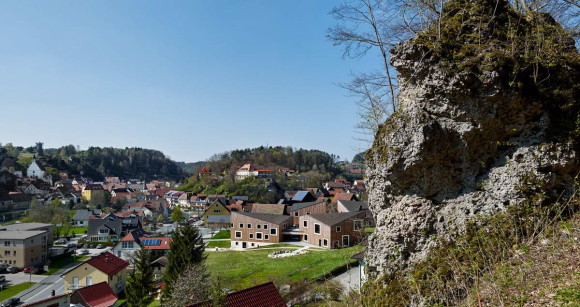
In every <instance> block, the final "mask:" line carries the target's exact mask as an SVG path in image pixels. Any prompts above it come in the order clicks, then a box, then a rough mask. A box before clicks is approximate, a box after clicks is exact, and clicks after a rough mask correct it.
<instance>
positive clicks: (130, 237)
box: [121, 228, 147, 242]
mask: <svg viewBox="0 0 580 307" xmlns="http://www.w3.org/2000/svg"><path fill="white" fill-rule="evenodd" d="M145 235H147V232H145V230H143V228H137V229H135V230H132V231H129V233H128V234H127V235H126V236H124V237H123V239H121V241H137V242H138V240H139V239H140V238H141V237H144V236H145Z"/></svg>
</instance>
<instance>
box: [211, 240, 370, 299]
mask: <svg viewBox="0 0 580 307" xmlns="http://www.w3.org/2000/svg"><path fill="white" fill-rule="evenodd" d="M363 249H364V247H363V246H354V247H349V248H343V249H336V250H325V251H310V252H308V253H307V254H304V255H297V256H292V257H287V258H278V259H272V258H268V254H270V253H272V252H274V251H276V250H278V249H269V250H252V251H227V252H215V253H213V252H211V253H210V252H208V253H207V260H206V265H207V267H208V270H209V271H210V272H211V273H212V274H213V275H214V276H215V275H219V276H221V277H222V279H223V280H224V282H225V286H226V287H228V288H230V289H233V290H239V289H243V288H246V287H250V286H253V285H256V284H259V283H264V282H267V281H270V280H272V281H274V282H275V283H276V284H281V283H285V282H288V281H294V280H303V279H305V278H308V279H314V278H318V277H320V276H323V275H325V274H327V273H329V272H330V271H332V270H334V269H336V268H338V267H340V266H343V265H345V264H346V263H352V262H353V261H352V259H350V257H352V256H353V255H354V254H356V253H358V252H361V251H362V250H363ZM279 250H281V249H279Z"/></svg>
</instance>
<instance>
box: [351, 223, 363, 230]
mask: <svg viewBox="0 0 580 307" xmlns="http://www.w3.org/2000/svg"><path fill="white" fill-rule="evenodd" d="M353 222H354V231H362V230H363V228H364V226H363V225H364V224H363V220H354V221H353Z"/></svg>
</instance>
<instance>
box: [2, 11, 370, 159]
mask: <svg viewBox="0 0 580 307" xmlns="http://www.w3.org/2000/svg"><path fill="white" fill-rule="evenodd" d="M336 4H338V2H337V1H312V0H291V1H281V0H277V1H267V0H261V1H252V0H245V1H232V0H228V1H226V0H211V1H210V0H208V1H25V0H18V1H2V2H0V20H2V26H1V27H0V38H1V39H0V106H1V109H0V110H1V111H0V114H1V117H0V142H1V143H8V142H12V143H14V144H15V145H22V146H30V145H32V144H34V142H37V141H43V142H44V143H45V147H58V146H62V145H67V144H74V145H80V146H81V148H87V147H88V146H91V145H93V146H112V147H133V146H137V147H144V148H152V149H158V150H161V151H163V152H164V153H166V154H167V155H169V156H170V157H172V158H173V159H175V160H178V161H188V162H189V161H198V160H204V159H206V158H208V157H209V156H211V155H212V154H214V153H219V152H223V151H226V150H232V149H239V148H248V147H255V146H260V145H266V144H269V145H284V146H293V147H297V148H310V149H320V150H324V151H327V152H330V153H334V154H337V155H340V157H341V158H348V159H351V158H352V156H353V155H354V154H355V153H356V152H357V149H358V148H360V146H361V144H360V143H358V142H357V141H355V140H354V139H353V138H354V137H355V136H356V134H355V133H354V131H353V126H354V125H355V124H356V122H357V115H356V111H357V110H356V106H355V103H354V98H353V97H349V96H348V95H347V93H346V92H345V91H344V90H343V89H341V88H339V87H338V86H336V84H337V83H340V82H345V81H348V79H349V75H350V73H351V72H363V71H369V70H372V69H373V68H374V64H375V63H377V62H376V61H377V58H376V56H375V55H374V54H369V55H367V57H366V58H364V59H357V60H343V59H342V50H341V49H340V48H339V47H334V46H332V44H331V43H330V42H328V41H327V39H326V37H325V35H326V30H327V29H328V27H330V26H332V25H334V24H335V21H334V20H333V19H332V17H331V16H329V15H328V11H329V10H330V9H331V8H332V7H333V6H334V5H336ZM379 63H380V62H379Z"/></svg>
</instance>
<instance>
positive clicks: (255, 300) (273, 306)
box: [188, 282, 286, 307]
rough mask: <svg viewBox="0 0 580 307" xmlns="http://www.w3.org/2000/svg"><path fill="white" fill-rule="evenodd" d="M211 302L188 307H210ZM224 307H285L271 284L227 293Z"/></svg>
mask: <svg viewBox="0 0 580 307" xmlns="http://www.w3.org/2000/svg"><path fill="white" fill-rule="evenodd" d="M210 306H213V305H212V302H211V301H209V300H208V301H204V302H199V303H195V304H193V305H189V306H188V307H210ZM224 306H226V307H247V306H252V307H286V303H284V300H283V299H282V296H280V293H279V292H278V289H276V286H274V284H273V283H272V282H267V283H265V284H261V285H256V286H253V287H250V288H246V289H243V290H240V291H236V292H232V293H229V294H228V295H227V297H226V300H225V304H224Z"/></svg>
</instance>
